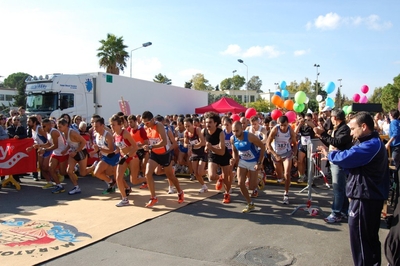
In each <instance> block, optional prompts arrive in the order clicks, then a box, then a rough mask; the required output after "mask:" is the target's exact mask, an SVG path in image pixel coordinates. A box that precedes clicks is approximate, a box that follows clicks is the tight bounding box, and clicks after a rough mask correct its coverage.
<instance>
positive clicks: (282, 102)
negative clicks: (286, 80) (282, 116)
mask: <svg viewBox="0 0 400 266" xmlns="http://www.w3.org/2000/svg"><path fill="white" fill-rule="evenodd" d="M278 107H280V108H283V107H284V101H283V100H282V99H280V101H279V103H278Z"/></svg>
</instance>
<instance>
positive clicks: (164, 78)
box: [153, 73, 172, 85]
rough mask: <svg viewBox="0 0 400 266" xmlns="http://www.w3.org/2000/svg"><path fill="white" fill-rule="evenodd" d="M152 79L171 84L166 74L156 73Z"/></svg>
mask: <svg viewBox="0 0 400 266" xmlns="http://www.w3.org/2000/svg"><path fill="white" fill-rule="evenodd" d="M153 81H154V82H157V83H161V84H166V85H171V84H172V82H171V80H170V79H169V78H167V76H165V75H163V74H161V73H160V74H158V75H155V76H154V79H153Z"/></svg>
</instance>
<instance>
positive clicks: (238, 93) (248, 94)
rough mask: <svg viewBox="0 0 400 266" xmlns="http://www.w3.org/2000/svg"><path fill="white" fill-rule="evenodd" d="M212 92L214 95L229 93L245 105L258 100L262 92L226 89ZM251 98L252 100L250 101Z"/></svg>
mask: <svg viewBox="0 0 400 266" xmlns="http://www.w3.org/2000/svg"><path fill="white" fill-rule="evenodd" d="M210 93H211V94H212V95H214V96H219V95H224V94H227V95H229V96H235V97H237V98H238V99H239V101H241V102H242V103H243V105H246V103H247V102H250V103H252V102H255V101H257V99H258V97H260V94H259V93H257V92H256V91H250V90H249V91H247V90H224V91H210ZM247 99H249V100H250V101H248V100H247Z"/></svg>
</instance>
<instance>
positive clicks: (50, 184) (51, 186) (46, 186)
mask: <svg viewBox="0 0 400 266" xmlns="http://www.w3.org/2000/svg"><path fill="white" fill-rule="evenodd" d="M53 187H54V185H53V184H52V183H47V184H46V185H44V186H43V187H42V189H49V188H53Z"/></svg>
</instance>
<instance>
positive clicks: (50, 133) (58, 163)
mask: <svg viewBox="0 0 400 266" xmlns="http://www.w3.org/2000/svg"><path fill="white" fill-rule="evenodd" d="M42 127H43V129H44V131H45V132H46V133H47V139H48V140H49V141H48V142H47V143H45V144H40V145H39V146H40V147H41V149H40V150H41V152H43V154H44V153H45V152H46V151H52V154H51V156H50V162H49V165H50V168H49V172H50V175H51V177H52V178H53V180H54V182H55V183H56V187H55V188H54V189H53V190H52V191H51V193H53V194H57V193H62V192H65V189H64V187H63V185H61V182H60V177H59V175H58V173H57V168H58V171H59V173H60V175H61V176H64V175H66V172H67V171H66V170H67V162H68V154H67V152H68V149H67V142H66V141H65V138H64V136H63V135H62V133H61V132H60V131H59V130H57V129H55V128H54V127H53V126H52V121H51V120H49V119H48V118H46V119H44V120H43V122H42Z"/></svg>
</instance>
